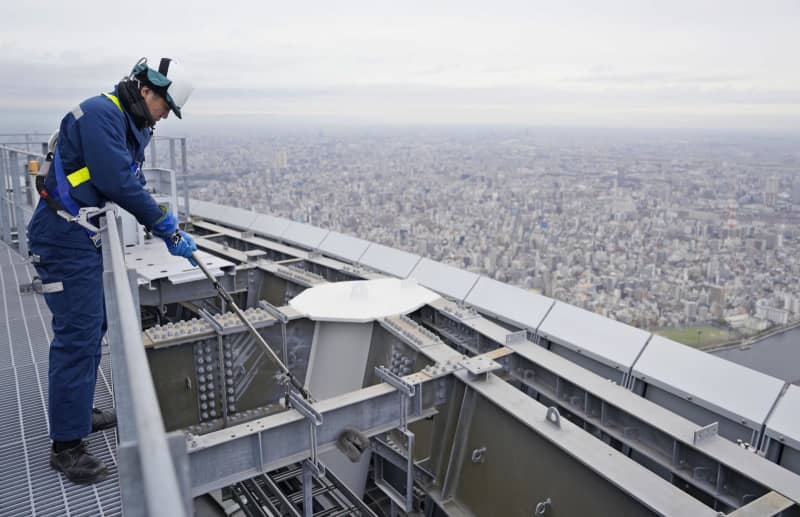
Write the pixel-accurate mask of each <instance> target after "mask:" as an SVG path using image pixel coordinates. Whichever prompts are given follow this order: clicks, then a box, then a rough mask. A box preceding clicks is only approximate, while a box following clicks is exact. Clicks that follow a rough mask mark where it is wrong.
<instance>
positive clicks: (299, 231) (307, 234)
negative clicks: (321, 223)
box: [281, 221, 330, 250]
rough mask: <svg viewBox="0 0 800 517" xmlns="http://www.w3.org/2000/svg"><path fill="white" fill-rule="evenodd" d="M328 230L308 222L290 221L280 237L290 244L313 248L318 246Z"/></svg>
mask: <svg viewBox="0 0 800 517" xmlns="http://www.w3.org/2000/svg"><path fill="white" fill-rule="evenodd" d="M329 232H330V230H324V229H322V228H317V227H316V226H311V225H310V224H305V223H298V222H296V221H292V222H291V223H290V224H289V226H287V227H286V230H284V232H283V234H282V235H281V239H283V240H284V241H286V242H288V243H290V244H298V245H300V246H303V247H306V248H309V249H312V250H314V249H317V248H318V247H319V245H320V243H321V242H322V240H323V239H325V236H326V235H328V233H329Z"/></svg>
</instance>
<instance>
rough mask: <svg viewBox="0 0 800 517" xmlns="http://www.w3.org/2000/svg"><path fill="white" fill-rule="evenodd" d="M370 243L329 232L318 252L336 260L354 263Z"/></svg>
mask: <svg viewBox="0 0 800 517" xmlns="http://www.w3.org/2000/svg"><path fill="white" fill-rule="evenodd" d="M369 245H370V242H369V241H365V240H363V239H358V238H356V237H351V236H350V235H345V234H343V233H339V232H330V233H329V234H328V236H327V237H325V240H324V241H322V244H320V245H319V249H320V251H322V252H323V253H325V254H327V255H331V256H333V257H336V258H342V259H344V260H347V261H350V262H356V261H357V260H358V259H359V258H361V255H363V254H364V252H365V251H366V250H367V248H368V247H369Z"/></svg>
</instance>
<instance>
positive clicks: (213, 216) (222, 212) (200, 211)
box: [191, 200, 258, 230]
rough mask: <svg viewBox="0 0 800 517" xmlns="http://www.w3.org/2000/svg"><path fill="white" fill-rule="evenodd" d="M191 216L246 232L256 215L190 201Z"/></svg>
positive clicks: (246, 211) (238, 209) (212, 204)
mask: <svg viewBox="0 0 800 517" xmlns="http://www.w3.org/2000/svg"><path fill="white" fill-rule="evenodd" d="M191 207H192V215H194V216H199V217H202V218H203V219H209V220H211V221H217V222H220V223H225V224H227V225H228V226H231V227H233V228H237V229H239V230H247V229H249V228H250V225H251V224H252V223H253V221H254V220H255V219H256V217H257V216H258V214H257V213H256V212H250V211H249V210H242V209H241V208H233V207H230V206H223V205H218V204H216V203H209V202H208V201H199V200H192V205H191Z"/></svg>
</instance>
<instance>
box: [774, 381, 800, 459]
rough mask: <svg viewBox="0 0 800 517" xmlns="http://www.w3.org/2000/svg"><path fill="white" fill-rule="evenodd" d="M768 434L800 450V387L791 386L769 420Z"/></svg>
mask: <svg viewBox="0 0 800 517" xmlns="http://www.w3.org/2000/svg"><path fill="white" fill-rule="evenodd" d="M766 434H767V436H769V437H771V438H772V439H773V440H778V441H779V442H781V443H783V444H785V445H788V446H789V447H791V448H793V449H795V450H797V451H800V387H798V386H789V389H788V390H786V393H784V395H783V397H781V399H780V400H779V401H778V404H777V405H776V406H775V409H774V410H773V412H772V415H771V416H770V417H769V420H768V421H767V429H766Z"/></svg>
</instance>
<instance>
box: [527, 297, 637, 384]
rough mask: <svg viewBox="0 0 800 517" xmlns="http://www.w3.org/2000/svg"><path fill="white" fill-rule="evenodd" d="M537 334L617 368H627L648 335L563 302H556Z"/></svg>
mask: <svg viewBox="0 0 800 517" xmlns="http://www.w3.org/2000/svg"><path fill="white" fill-rule="evenodd" d="M539 334H541V335H543V336H544V337H546V338H547V339H549V340H551V341H555V342H556V343H558V344H560V345H563V346H565V347H567V348H571V349H572V350H574V351H576V352H579V353H581V354H586V355H587V356H589V357H591V358H592V359H594V360H596V361H599V362H601V363H604V364H607V365H608V366H611V367H613V368H617V369H628V368H630V367H631V365H632V364H633V362H634V361H635V360H636V356H637V355H639V352H641V350H642V347H643V346H644V344H645V343H646V342H647V339H648V337H649V336H650V333H649V332H645V331H644V330H640V329H637V328H634V327H631V326H630V325H626V324H624V323H620V322H618V321H614V320H612V319H610V318H606V317H603V316H600V315H599V314H595V313H593V312H589V311H585V310H583V309H580V308H578V307H575V306H574V305H569V304H566V303H562V302H556V304H555V306H554V307H553V309H552V310H551V311H550V313H549V314H548V315H547V317H546V318H545V319H544V322H543V323H542V325H541V326H540V327H539Z"/></svg>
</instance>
